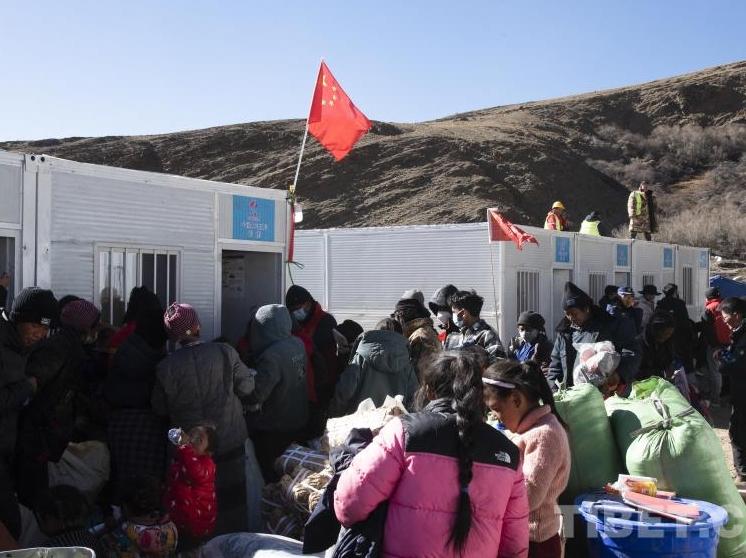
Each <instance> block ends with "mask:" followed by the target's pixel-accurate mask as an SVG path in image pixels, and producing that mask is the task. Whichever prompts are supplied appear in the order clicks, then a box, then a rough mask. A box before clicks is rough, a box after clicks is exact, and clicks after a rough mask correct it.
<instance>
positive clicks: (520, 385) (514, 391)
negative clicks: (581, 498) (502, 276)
mask: <svg viewBox="0 0 746 558" xmlns="http://www.w3.org/2000/svg"><path fill="white" fill-rule="evenodd" d="M482 383H483V384H484V390H483V392H484V402H485V404H486V405H487V407H488V408H489V409H490V410H491V411H493V412H494V413H495V414H496V415H497V417H498V419H499V420H500V422H501V423H503V424H504V425H505V428H506V429H507V431H506V434H508V436H509V437H510V439H511V441H512V442H513V443H514V444H515V445H516V446H518V449H519V450H520V452H521V469H522V470H523V479H524V482H525V484H526V492H527V493H528V505H529V510H530V511H529V516H528V525H529V549H528V558H550V557H551V558H560V556H562V541H561V540H560V535H559V529H560V524H561V514H560V510H559V507H558V506H557V498H558V497H559V495H560V494H561V493H562V492H563V491H564V490H565V488H566V487H567V481H568V480H569V478H570V443H569V440H568V438H567V432H566V431H565V423H564V422H563V420H562V418H561V417H560V416H559V413H558V412H557V409H556V407H555V403H554V396H553V395H552V391H551V390H550V388H549V385H548V384H547V382H546V379H545V378H544V374H542V372H541V369H540V368H539V366H538V365H537V364H536V363H535V362H531V361H528V362H525V363H523V364H520V363H518V362H515V361H510V360H506V361H501V362H499V363H497V364H493V365H492V366H490V367H489V368H488V369H487V370H486V371H485V372H484V374H483V375H482Z"/></svg>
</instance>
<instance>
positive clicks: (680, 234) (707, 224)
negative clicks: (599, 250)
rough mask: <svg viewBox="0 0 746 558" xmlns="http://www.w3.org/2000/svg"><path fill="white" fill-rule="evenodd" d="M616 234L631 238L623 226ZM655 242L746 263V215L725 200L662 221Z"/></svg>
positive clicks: (727, 198) (729, 201)
mask: <svg viewBox="0 0 746 558" xmlns="http://www.w3.org/2000/svg"><path fill="white" fill-rule="evenodd" d="M612 234H613V236H615V237H617V238H629V228H628V227H627V225H622V226H619V227H617V228H615V229H614V231H613V233H612ZM653 240H656V241H659V242H671V243H673V244H683V245H685V246H702V247H707V248H710V249H711V250H712V254H713V255H719V256H726V257H732V258H738V259H746V214H744V213H743V210H742V209H741V208H740V207H739V205H738V203H736V202H734V200H733V199H732V196H725V197H724V198H723V200H722V203H721V204H720V205H714V204H711V205H701V206H697V207H692V208H689V209H684V210H683V211H681V212H679V213H677V214H676V215H669V216H665V217H661V218H660V219H659V220H658V232H656V233H655V234H654V235H653Z"/></svg>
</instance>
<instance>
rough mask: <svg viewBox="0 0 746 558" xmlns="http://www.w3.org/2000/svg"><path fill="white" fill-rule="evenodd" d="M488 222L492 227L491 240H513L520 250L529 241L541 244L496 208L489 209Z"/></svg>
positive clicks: (490, 227)
mask: <svg viewBox="0 0 746 558" xmlns="http://www.w3.org/2000/svg"><path fill="white" fill-rule="evenodd" d="M487 222H488V223H489V229H490V242H502V241H506V240H512V241H513V242H514V243H515V245H516V247H517V248H518V249H519V250H523V245H524V244H526V243H527V242H531V243H533V244H536V245H537V246H538V245H539V241H538V240H536V237H535V236H533V235H531V234H528V233H527V232H524V231H523V229H521V228H520V227H518V226H516V225H514V224H513V223H511V222H510V221H508V220H507V219H506V218H505V217H503V215H502V214H501V213H500V212H499V211H497V210H496V209H488V210H487Z"/></svg>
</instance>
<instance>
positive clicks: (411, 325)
mask: <svg viewBox="0 0 746 558" xmlns="http://www.w3.org/2000/svg"><path fill="white" fill-rule="evenodd" d="M422 327H425V328H430V329H432V330H433V331H434V330H435V328H434V327H433V321H432V320H431V319H430V318H417V319H416V320H410V321H408V322H407V323H406V324H404V337H407V338H409V337H410V336H411V335H412V334H413V333H414V332H415V331H417V330H418V329H420V328H422Z"/></svg>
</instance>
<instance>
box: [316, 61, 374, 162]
mask: <svg viewBox="0 0 746 558" xmlns="http://www.w3.org/2000/svg"><path fill="white" fill-rule="evenodd" d="M370 127H371V123H370V120H368V118H367V117H366V116H365V115H364V114H363V113H362V112H360V111H359V110H358V108H357V107H356V106H355V105H354V104H353V103H352V100H351V99H350V98H349V97H348V96H347V93H345V92H344V90H343V89H342V87H341V86H340V85H339V83H338V82H337V80H336V79H334V76H333V75H332V73H331V72H330V71H329V68H328V67H327V66H326V64H325V63H324V62H322V63H321V68H319V77H318V79H317V80H316V89H315V90H314V93H313V102H312V103H311V113H310V114H309V115H308V131H309V132H311V133H312V134H313V136H314V137H315V138H316V139H317V140H319V142H320V143H321V145H323V146H324V147H326V148H327V150H329V152H330V153H331V154H332V155H333V156H334V158H335V159H336V160H337V161H339V160H341V159H343V158H344V156H345V155H347V154H348V153H349V152H350V151H351V150H352V147H353V146H354V145H355V143H356V142H357V140H359V139H360V138H361V137H362V136H363V135H364V134H365V132H367V131H368V130H370Z"/></svg>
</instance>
